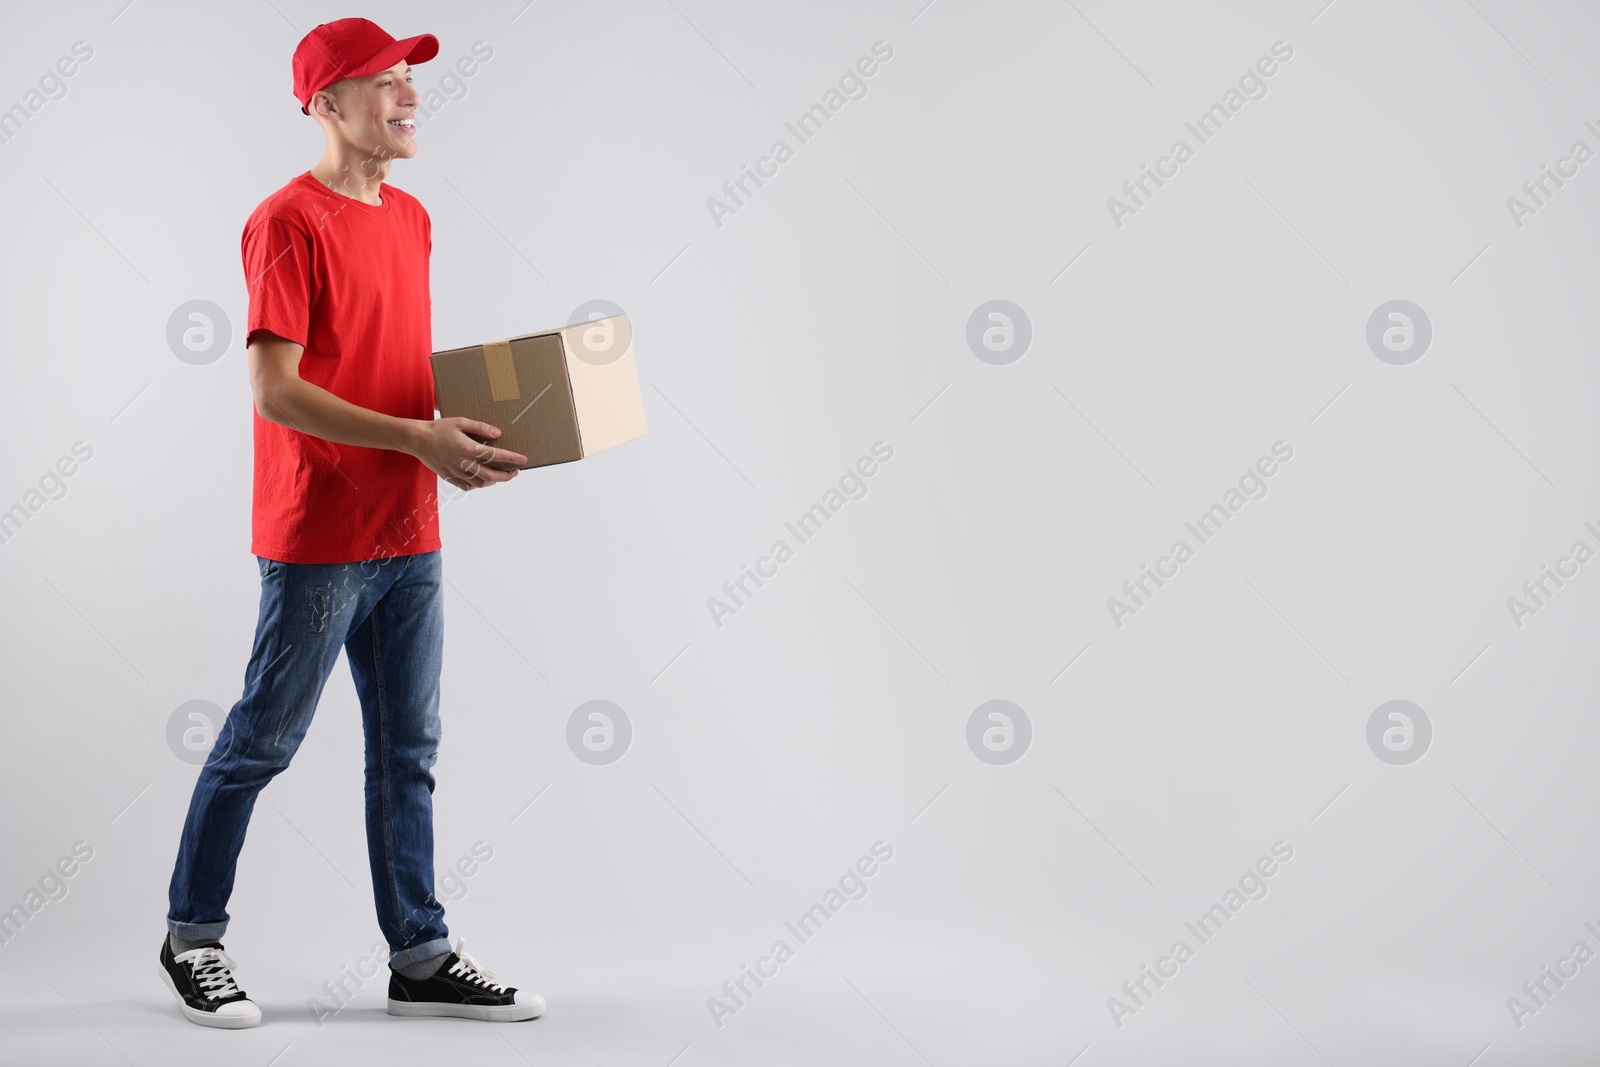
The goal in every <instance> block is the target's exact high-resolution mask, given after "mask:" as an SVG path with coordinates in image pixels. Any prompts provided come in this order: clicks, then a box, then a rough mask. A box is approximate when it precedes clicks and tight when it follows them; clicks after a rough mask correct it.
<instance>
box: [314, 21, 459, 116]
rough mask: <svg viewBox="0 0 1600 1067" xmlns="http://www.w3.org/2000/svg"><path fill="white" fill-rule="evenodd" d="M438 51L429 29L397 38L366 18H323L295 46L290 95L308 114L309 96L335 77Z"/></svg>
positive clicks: (423, 60) (424, 58)
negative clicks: (292, 83) (330, 20)
mask: <svg viewBox="0 0 1600 1067" xmlns="http://www.w3.org/2000/svg"><path fill="white" fill-rule="evenodd" d="M438 54H439V39H438V38H437V37H435V36H434V35H433V34H431V33H424V34H419V35H418V36H416V37H407V38H406V39H405V40H403V41H397V40H395V39H394V38H393V37H391V36H389V34H388V33H386V32H385V31H384V29H383V27H381V26H379V25H378V24H377V23H376V22H371V21H368V20H367V19H339V20H338V21H336V22H324V23H323V24H322V25H320V26H318V27H317V28H316V29H314V30H312V31H311V32H310V33H308V34H306V35H305V36H304V37H302V38H301V39H300V43H299V45H297V46H296V47H295V50H294V96H295V99H296V100H298V101H300V110H301V112H302V113H304V114H308V115H309V114H310V112H309V111H307V110H306V106H307V105H308V104H310V103H311V97H312V96H313V95H314V94H315V93H317V92H319V91H320V90H323V89H326V88H327V87H328V86H330V85H332V84H333V83H334V82H336V81H342V80H344V79H345V78H356V77H360V76H361V75H363V74H376V73H377V72H378V71H380V70H388V69H389V68H390V67H392V66H394V65H395V64H396V63H398V62H400V61H401V60H402V59H403V60H405V61H406V62H407V63H426V62H427V61H428V60H430V59H432V58H433V57H434V56H436V55H438Z"/></svg>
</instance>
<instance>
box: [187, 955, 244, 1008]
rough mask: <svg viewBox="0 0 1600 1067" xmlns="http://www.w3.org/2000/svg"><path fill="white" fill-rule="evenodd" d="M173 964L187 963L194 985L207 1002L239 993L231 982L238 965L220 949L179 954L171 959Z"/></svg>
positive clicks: (237, 988)
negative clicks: (192, 975) (198, 988)
mask: <svg viewBox="0 0 1600 1067" xmlns="http://www.w3.org/2000/svg"><path fill="white" fill-rule="evenodd" d="M173 961H174V962H175V963H187V964H188V965H189V967H190V968H191V969H192V970H193V973H194V980H195V984H196V985H198V986H199V987H200V992H201V993H203V994H205V996H206V999H208V1000H223V999H225V998H227V997H231V996H235V995H237V994H238V993H239V986H238V985H237V984H236V983H235V982H234V980H233V969H234V968H235V967H237V966H238V964H236V963H234V962H233V958H232V957H231V956H229V955H228V954H227V953H226V952H224V951H222V950H221V949H220V948H215V947H213V946H207V947H205V948H194V949H190V950H189V951H188V952H180V953H178V954H177V955H176V956H174V957H173Z"/></svg>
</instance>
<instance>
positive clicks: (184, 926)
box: [167, 919, 228, 941]
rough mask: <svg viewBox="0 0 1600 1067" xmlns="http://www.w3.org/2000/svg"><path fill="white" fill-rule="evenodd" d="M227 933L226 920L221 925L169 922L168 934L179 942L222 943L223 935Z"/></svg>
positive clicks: (169, 920)
mask: <svg viewBox="0 0 1600 1067" xmlns="http://www.w3.org/2000/svg"><path fill="white" fill-rule="evenodd" d="M227 932H228V923H227V920H226V919H224V920H223V921H222V922H219V923H180V922H173V921H172V920H171V919H168V920H167V933H169V934H172V935H173V936H174V937H176V938H177V939H178V940H179V941H221V940H222V935H223V934H225V933H227Z"/></svg>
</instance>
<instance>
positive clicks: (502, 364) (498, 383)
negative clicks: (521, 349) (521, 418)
mask: <svg viewBox="0 0 1600 1067" xmlns="http://www.w3.org/2000/svg"><path fill="white" fill-rule="evenodd" d="M483 369H484V370H486V371H488V372H489V392H490V393H491V394H493V396H494V398H495V399H496V400H521V399H522V390H520V389H518V388H517V367H516V364H514V363H512V362H511V342H510V341H491V342H489V343H488V344H486V345H484V346H483Z"/></svg>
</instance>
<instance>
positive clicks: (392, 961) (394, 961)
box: [178, 934, 450, 970]
mask: <svg viewBox="0 0 1600 1067" xmlns="http://www.w3.org/2000/svg"><path fill="white" fill-rule="evenodd" d="M178 936H180V937H181V936H183V935H182V934H180V935H178ZM449 951H450V941H449V939H447V938H443V937H436V938H434V939H433V940H432V941H424V942H423V943H422V944H420V945H412V946H411V947H410V948H407V949H401V950H400V951H399V952H391V953H389V969H390V970H396V969H398V968H400V967H405V966H407V965H408V964H412V963H421V962H422V961H423V960H431V959H434V958H435V957H438V956H443V955H444V954H445V953H447V952H449Z"/></svg>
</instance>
